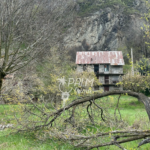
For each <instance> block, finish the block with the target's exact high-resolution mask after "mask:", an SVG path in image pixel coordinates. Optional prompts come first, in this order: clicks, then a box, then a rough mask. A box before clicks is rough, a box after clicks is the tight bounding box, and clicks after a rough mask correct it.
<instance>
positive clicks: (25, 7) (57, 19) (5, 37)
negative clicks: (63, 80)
mask: <svg viewBox="0 0 150 150" xmlns="http://www.w3.org/2000/svg"><path fill="white" fill-rule="evenodd" d="M72 9H73V5H72V1H70V0H65V1H63V2H62V1H60V0H55V1H54V0H52V1H48V0H43V1H36V0H25V1H23V0H0V89H1V87H2V80H3V78H4V77H5V76H6V75H7V74H10V73H13V72H15V71H17V70H19V69H20V68H22V67H24V66H25V65H27V64H29V63H30V61H31V60H33V59H34V58H35V57H36V56H37V55H39V54H42V53H44V50H45V48H46V47H47V46H48V48H50V47H51V46H52V45H51V44H54V43H55V44H56V43H58V41H59V40H60V37H61V35H62V33H63V32H62V30H63V28H64V26H65V25H66V22H67V24H68V20H67V19H66V20H65V19H64V17H66V18H67V15H66V12H68V11H72ZM69 16H70V14H69Z"/></svg>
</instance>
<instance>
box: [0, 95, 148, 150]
mask: <svg viewBox="0 0 150 150" xmlns="http://www.w3.org/2000/svg"><path fill="white" fill-rule="evenodd" d="M113 97H114V99H112V98H108V97H106V98H103V100H102V101H103V102H105V104H109V106H110V108H109V113H110V114H113V113H114V110H115V107H116V103H117V97H118V96H113ZM103 104H104V103H103ZM0 107H1V109H0V114H1V118H0V119H1V122H3V120H5V119H4V117H5V115H4V111H6V110H7V113H9V112H10V115H11V110H10V109H11V106H9V105H5V106H4V107H5V109H4V107H3V106H2V105H1V106H0ZM15 107H16V106H15ZM119 107H120V112H121V115H122V119H123V120H124V122H128V123H129V125H130V126H129V127H130V128H133V129H134V128H136V129H140V128H141V127H142V128H147V127H148V126H149V123H148V117H147V114H146V112H145V109H144V106H143V104H142V103H140V102H138V101H137V99H135V98H133V97H130V96H122V97H121V99H120V104H119ZM77 111H78V110H77ZM79 111H80V110H79ZM82 115H83V116H84V112H83V114H82ZM82 115H81V116H82ZM12 117H13V116H12ZM3 123H4V122H3ZM6 123H8V122H6ZM98 128H101V129H102V130H105V131H110V130H112V129H111V128H108V127H104V126H103V127H102V126H99V127H98ZM87 130H92V128H91V127H89V126H87ZM93 130H94V129H93ZM11 132H12V130H11V129H5V130H3V131H1V132H0V139H1V140H0V149H2V150H20V149H28V150H29V149H30V150H34V149H39V150H46V149H50V150H79V149H83V148H75V147H73V146H72V145H70V144H69V143H66V142H63V141H62V140H58V139H48V140H46V141H41V140H38V138H37V137H36V133H35V132H34V133H32V132H29V133H28V132H25V133H13V134H10V133H11ZM140 141H141V140H137V141H134V142H129V143H125V144H122V145H123V146H124V147H125V148H126V149H128V150H129V149H135V150H136V149H137V148H136V147H137V145H138V143H139V142H140ZM100 149H102V150H104V149H110V150H114V149H116V150H117V149H119V148H117V147H116V146H111V147H103V148H100ZM141 149H143V150H148V149H149V144H147V145H144V146H142V147H141Z"/></svg>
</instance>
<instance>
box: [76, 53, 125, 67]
mask: <svg viewBox="0 0 150 150" xmlns="http://www.w3.org/2000/svg"><path fill="white" fill-rule="evenodd" d="M76 64H111V65H124V60H123V55H122V51H90V52H89V51H87V52H85V51H84V52H77V54H76Z"/></svg>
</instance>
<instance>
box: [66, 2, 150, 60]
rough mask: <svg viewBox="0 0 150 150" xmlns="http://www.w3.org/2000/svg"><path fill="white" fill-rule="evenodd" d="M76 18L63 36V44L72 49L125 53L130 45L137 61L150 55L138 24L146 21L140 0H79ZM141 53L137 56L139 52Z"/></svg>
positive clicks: (145, 9)
mask: <svg viewBox="0 0 150 150" xmlns="http://www.w3.org/2000/svg"><path fill="white" fill-rule="evenodd" d="M76 2H77V6H76V11H77V17H76V19H75V21H74V23H73V25H72V27H71V28H70V29H69V30H68V32H67V36H66V37H65V39H64V43H65V46H66V47H68V48H69V49H71V51H72V53H73V51H89V50H90V51H115V50H121V51H123V53H124V56H125V59H126V55H127V54H128V53H129V52H130V49H131V47H132V48H133V50H134V57H135V59H136V60H138V59H139V58H140V57H141V56H142V55H144V56H145V57H149V55H150V53H149V50H148V47H147V45H145V41H146V40H147V39H146V38H144V37H143V36H144V32H143V30H141V27H143V26H144V24H145V23H146V22H145V20H144V19H141V17H143V15H144V13H146V12H147V8H146V4H145V2H144V1H142V0H107V1H104V0H94V1H93V0H92V1H91V0H78V1H76ZM139 54H140V55H139Z"/></svg>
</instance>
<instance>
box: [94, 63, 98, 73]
mask: <svg viewBox="0 0 150 150" xmlns="http://www.w3.org/2000/svg"><path fill="white" fill-rule="evenodd" d="M94 72H95V73H99V65H94Z"/></svg>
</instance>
